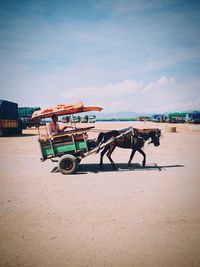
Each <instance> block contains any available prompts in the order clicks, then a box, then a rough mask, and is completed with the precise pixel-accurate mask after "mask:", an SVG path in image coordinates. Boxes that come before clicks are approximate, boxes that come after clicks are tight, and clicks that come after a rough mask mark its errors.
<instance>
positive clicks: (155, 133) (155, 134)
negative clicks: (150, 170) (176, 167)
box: [151, 129, 161, 146]
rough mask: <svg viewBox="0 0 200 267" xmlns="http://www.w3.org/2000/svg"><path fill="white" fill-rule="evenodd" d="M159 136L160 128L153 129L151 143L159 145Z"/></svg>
mask: <svg viewBox="0 0 200 267" xmlns="http://www.w3.org/2000/svg"><path fill="white" fill-rule="evenodd" d="M160 137H161V130H159V129H154V130H153V132H152V135H151V143H153V144H154V146H159V145H160Z"/></svg>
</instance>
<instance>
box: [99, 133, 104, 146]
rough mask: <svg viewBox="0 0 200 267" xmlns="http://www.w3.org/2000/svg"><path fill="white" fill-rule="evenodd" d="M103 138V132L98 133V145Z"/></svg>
mask: <svg viewBox="0 0 200 267" xmlns="http://www.w3.org/2000/svg"><path fill="white" fill-rule="evenodd" d="M103 139H104V133H100V134H99V135H98V137H97V142H98V145H99V144H100V143H102V142H103V141H104V140H103Z"/></svg>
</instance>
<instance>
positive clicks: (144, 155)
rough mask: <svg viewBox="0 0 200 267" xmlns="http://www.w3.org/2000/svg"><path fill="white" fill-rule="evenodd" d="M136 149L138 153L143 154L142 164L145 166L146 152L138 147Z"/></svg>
mask: <svg viewBox="0 0 200 267" xmlns="http://www.w3.org/2000/svg"><path fill="white" fill-rule="evenodd" d="M137 151H138V152H140V154H142V156H143V161H142V166H143V167H145V164H146V154H145V153H144V151H143V150H142V149H141V148H138V149H137Z"/></svg>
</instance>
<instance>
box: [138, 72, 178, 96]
mask: <svg viewBox="0 0 200 267" xmlns="http://www.w3.org/2000/svg"><path fill="white" fill-rule="evenodd" d="M173 83H174V78H172V77H166V76H162V77H160V79H159V80H157V81H155V82H150V83H149V84H147V85H146V86H145V87H144V88H143V90H142V92H143V93H146V92H149V91H152V90H155V89H161V88H163V87H166V86H168V85H171V84H173Z"/></svg>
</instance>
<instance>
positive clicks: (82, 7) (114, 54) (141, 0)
mask: <svg viewBox="0 0 200 267" xmlns="http://www.w3.org/2000/svg"><path fill="white" fill-rule="evenodd" d="M0 57H1V60H0V68H1V72H0V88H1V89H0V90H1V94H0V95H1V97H0V98H1V99H7V100H10V101H13V102H17V103H18V104H19V106H38V105H40V106H41V107H46V106H52V105H55V104H58V103H74V102H77V101H80V100H81V101H83V102H84V103H85V104H87V105H98V106H102V107H103V108H104V112H105V113H109V112H117V111H118V112H120V111H137V112H151V113H152V112H168V111H177V110H188V109H200V1H189V0H188V1H184V0H173V1H168V0H162V1H161V0H160V1H158V0H152V1H146V0H107V1H104V0H102V1H100V0H99V1H96V0H65V1H64V0H55V1H51V0H48V1H47V0H34V1H32V0H29V1H27V0H26V1H25V0H24V1H22V0H18V1H14V0H7V1H3V0H0Z"/></svg>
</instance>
